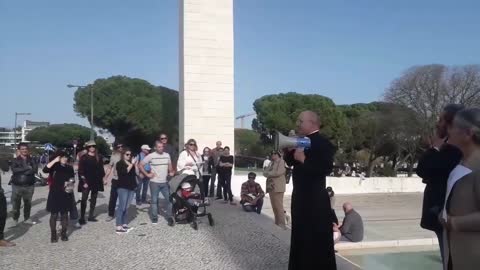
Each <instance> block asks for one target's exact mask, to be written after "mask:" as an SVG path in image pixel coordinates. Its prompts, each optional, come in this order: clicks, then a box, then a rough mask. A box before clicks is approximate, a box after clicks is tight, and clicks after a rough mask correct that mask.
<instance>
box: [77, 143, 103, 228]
mask: <svg viewBox="0 0 480 270" xmlns="http://www.w3.org/2000/svg"><path fill="white" fill-rule="evenodd" d="M96 146H97V145H96V143H95V141H89V142H87V144H86V147H87V154H85V155H83V156H82V158H81V159H80V163H79V165H78V166H79V170H78V175H79V177H80V182H79V184H78V192H81V193H82V201H81V203H80V220H79V223H80V224H81V225H84V224H86V221H85V211H86V209H87V200H88V196H89V195H90V211H89V213H88V221H90V222H97V221H98V220H97V219H96V218H95V206H96V204H97V196H98V192H103V190H104V189H103V177H104V176H105V170H104V169H103V160H102V156H101V155H100V154H99V153H98V152H97V149H96Z"/></svg>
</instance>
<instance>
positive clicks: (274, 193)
mask: <svg viewBox="0 0 480 270" xmlns="http://www.w3.org/2000/svg"><path fill="white" fill-rule="evenodd" d="M271 158H272V162H271V163H270V165H269V166H268V167H267V169H266V170H265V172H264V176H265V177H266V178H267V183H266V186H267V193H268V195H269V196H270V203H271V204H272V210H273V215H274V216H275V224H276V225H277V226H279V227H281V228H283V229H286V227H285V210H284V209H283V194H284V193H285V189H286V185H287V181H286V179H285V161H284V160H283V159H282V156H281V155H280V153H279V152H277V151H274V152H273V153H272V156H271Z"/></svg>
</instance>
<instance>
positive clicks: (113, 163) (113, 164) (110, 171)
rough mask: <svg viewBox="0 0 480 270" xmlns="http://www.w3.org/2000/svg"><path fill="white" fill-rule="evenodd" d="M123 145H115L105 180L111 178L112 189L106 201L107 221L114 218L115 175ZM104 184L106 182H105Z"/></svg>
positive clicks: (116, 177) (116, 182) (116, 194)
mask: <svg viewBox="0 0 480 270" xmlns="http://www.w3.org/2000/svg"><path fill="white" fill-rule="evenodd" d="M122 153H123V144H117V145H116V146H115V150H114V152H113V154H112V156H111V157H110V164H109V168H108V172H107V173H106V175H107V176H106V177H105V179H109V178H110V177H111V178H112V187H111V189H110V200H109V201H108V217H107V221H112V220H113V219H114V217H115V206H116V205H117V198H118V193H117V188H118V174H117V169H116V167H117V162H119V161H120V160H121V159H122ZM105 184H106V181H105Z"/></svg>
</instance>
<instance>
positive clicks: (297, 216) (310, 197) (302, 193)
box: [285, 132, 337, 270]
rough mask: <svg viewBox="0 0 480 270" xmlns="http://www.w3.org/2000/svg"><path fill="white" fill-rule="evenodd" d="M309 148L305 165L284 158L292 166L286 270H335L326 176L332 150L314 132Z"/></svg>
mask: <svg viewBox="0 0 480 270" xmlns="http://www.w3.org/2000/svg"><path fill="white" fill-rule="evenodd" d="M308 137H309V138H310V140H311V147H310V148H309V149H305V157H306V158H305V162H304V163H303V164H302V163H300V162H298V161H296V160H294V158H293V153H294V151H291V152H289V153H288V154H287V155H286V156H285V161H286V162H287V164H288V165H293V166H294V169H293V193H292V238H291V243H290V260H289V265H288V269H289V270H317V269H318V270H332V269H337V267H336V263H335V251H334V249H333V225H332V215H331V212H332V210H331V206H330V198H329V196H328V193H327V191H326V189H325V188H326V187H325V185H326V176H327V175H329V174H330V173H331V171H332V168H333V156H334V154H335V147H334V146H333V145H332V144H331V143H330V141H329V140H328V139H327V138H325V137H324V136H322V135H320V134H319V133H318V132H315V133H313V134H311V135H309V136H308Z"/></svg>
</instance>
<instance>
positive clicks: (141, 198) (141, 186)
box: [135, 144, 152, 205]
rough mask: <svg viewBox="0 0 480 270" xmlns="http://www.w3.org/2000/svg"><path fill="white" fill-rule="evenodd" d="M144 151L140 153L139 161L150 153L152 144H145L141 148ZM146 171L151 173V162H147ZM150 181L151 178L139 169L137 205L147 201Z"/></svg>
mask: <svg viewBox="0 0 480 270" xmlns="http://www.w3.org/2000/svg"><path fill="white" fill-rule="evenodd" d="M140 149H141V150H142V151H141V152H140V154H139V155H138V162H140V161H142V160H143V159H144V158H145V157H146V156H148V154H150V150H152V149H151V148H150V146H148V145H146V144H144V145H142V147H141V148H140ZM144 169H145V171H146V172H148V173H150V171H151V168H150V164H145V168H144ZM149 183H150V179H149V178H148V177H147V176H146V175H144V174H143V173H142V172H141V171H140V169H139V176H138V186H137V189H136V194H135V198H136V200H137V205H142V203H144V204H146V203H147V192H148V184H149Z"/></svg>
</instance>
